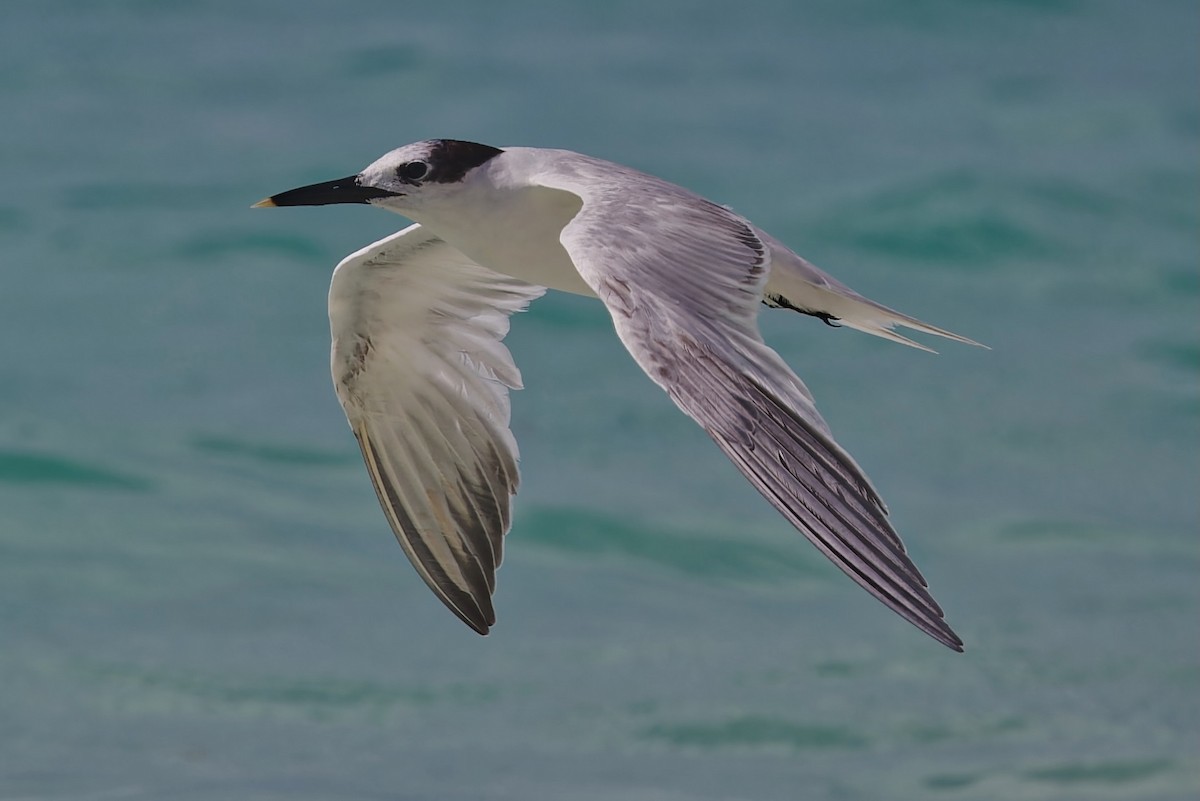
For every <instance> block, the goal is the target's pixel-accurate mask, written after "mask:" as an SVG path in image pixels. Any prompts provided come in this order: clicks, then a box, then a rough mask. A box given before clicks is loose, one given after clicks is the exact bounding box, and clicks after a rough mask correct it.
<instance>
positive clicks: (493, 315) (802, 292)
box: [255, 139, 979, 651]
mask: <svg viewBox="0 0 1200 801" xmlns="http://www.w3.org/2000/svg"><path fill="white" fill-rule="evenodd" d="M333 203H363V204H368V205H372V206H378V207H380V208H383V209H387V210H388V211H392V212H396V213H397V214H400V215H402V216H404V217H406V218H408V219H409V220H411V221H412V222H413V223H414V224H413V225H410V226H409V227H407V228H405V229H403V230H401V231H399V232H398V233H395V234H392V235H391V236H389V237H386V238H384V239H381V240H379V241H378V242H374V243H372V244H370V245H368V246H367V247H365V248H363V249H362V250H359V251H358V252H356V253H352V254H351V255H349V256H347V257H346V258H345V259H343V260H342V262H341V263H340V264H338V265H337V268H336V269H335V270H334V272H333V279H332V282H331V284H330V288H329V321H330V328H331V333H332V336H333V346H332V354H331V365H332V373H333V381H334V386H335V388H336V391H337V396H338V399H339V401H340V402H341V405H342V408H343V409H344V410H345V413H346V417H347V419H348V421H349V423H350V427H351V429H352V430H353V432H354V436H355V438H356V439H357V440H358V444H359V447H360V449H361V450H362V455H363V459H364V460H365V462H366V466H367V471H368V473H369V474H370V476H371V482H372V483H373V484H374V487H375V492H376V494H377V495H378V497H379V502H380V505H381V506H382V507H383V511H384V514H385V515H386V517H387V520H388V523H389V524H390V525H391V528H392V530H393V531H394V532H395V535H396V538H397V539H398V540H399V542H400V545H401V546H402V547H403V549H404V552H405V553H406V554H407V555H408V558H409V559H410V560H411V561H412V564H413V566H414V567H415V568H416V570H417V572H418V573H419V574H420V576H421V578H422V579H424V580H425V583H426V584H428V585H429V588H430V589H432V590H433V592H434V593H435V594H436V595H437V597H438V598H440V599H441V601H442V603H444V604H445V605H446V606H447V607H448V608H449V609H450V610H451V611H452V612H454V614H456V615H457V616H458V617H459V618H461V619H462V620H463V622H465V623H466V624H467V625H468V626H470V627H471V628H472V629H474V630H475V631H477V632H479V633H480V634H487V633H488V631H489V629H490V628H491V626H493V625H494V624H495V622H496V615H495V611H494V608H493V605H492V594H493V592H494V590H495V587H496V568H497V567H498V566H499V565H500V560H501V556H502V553H503V545H504V536H505V534H506V533H507V532H508V530H509V528H510V525H511V522H512V499H513V496H514V495H515V493H516V491H517V484H518V480H519V478H518V471H517V443H516V440H515V439H514V437H513V434H512V432H511V430H510V428H509V417H510V406H509V390H515V389H520V388H521V374H520V372H519V371H518V369H517V367H516V365H515V363H514V362H513V358H512V355H511V354H510V353H509V351H508V348H507V347H506V346H505V345H504V344H503V340H504V337H505V335H506V334H507V333H508V330H509V317H510V316H511V315H512V314H513V313H515V312H519V311H522V310H524V309H525V308H526V307H527V306H528V304H529V303H530V302H531V301H533V300H536V299H537V298H538V297H540V296H541V295H542V294H543V293H544V292H545V291H546V289H547V288H549V289H556V290H561V291H565V292H572V293H576V294H580V295H588V296H592V297H597V298H599V299H600V300H601V301H602V302H603V303H604V305H605V307H606V308H607V309H608V312H609V314H610V316H611V317H612V322H613V326H614V328H615V329H616V333H617V336H618V338H620V340H621V342H622V343H623V344H624V345H625V347H626V349H627V350H628V351H629V354H630V355H631V356H632V357H633V359H634V361H636V362H637V364H638V365H639V366H640V367H641V368H642V370H644V371H645V373H646V375H647V376H649V377H650V379H651V380H652V381H654V383H656V384H658V385H659V386H660V387H661V388H662V389H664V390H666V392H667V395H668V396H670V398H671V400H672V401H674V402H675V404H676V406H678V407H679V408H680V410H682V411H683V412H684V414H686V415H688V416H689V417H691V418H692V419H693V420H695V421H696V422H697V423H699V424H700V426H701V427H702V428H703V429H704V430H705V431H706V432H707V433H708V435H709V436H710V437H711V438H712V439H713V441H714V442H716V444H717V446H718V447H719V448H720V449H721V450H722V451H723V452H724V453H725V455H726V456H727V457H729V459H730V460H731V461H732V462H733V463H734V465H735V466H736V467H737V468H738V470H740V471H741V472H742V474H743V475H744V476H745V477H746V478H747V479H748V480H749V481H750V483H751V484H752V485H754V487H755V489H757V490H758V491H759V492H760V493H762V495H763V497H764V498H766V499H767V501H768V502H769V503H770V504H771V505H772V506H774V507H775V508H776V509H777V510H778V511H779V512H780V513H781V514H782V515H783V516H784V518H786V519H787V521H788V522H789V523H791V524H792V525H793V526H795V527H796V529H798V530H799V531H800V532H801V533H803V534H804V535H805V536H806V537H807V538H808V539H809V540H810V541H811V542H812V543H813V545H815V546H816V547H817V549H818V550H820V551H821V553H823V554H825V556H827V557H828V558H829V559H830V560H831V561H832V562H833V563H834V564H835V565H837V566H838V567H839V568H841V569H842V570H843V571H844V572H845V573H846V574H847V575H848V576H849V577H850V578H851V579H853V580H854V581H855V582H857V583H858V584H859V585H860V586H862V587H863V589H865V590H866V591H867V592H869V593H871V594H872V595H874V596H875V597H876V598H878V599H879V600H880V601H882V602H883V603H884V604H886V605H887V606H888V607H890V608H891V609H893V610H894V611H895V612H896V613H897V614H899V615H900V616H901V617H903V618H904V619H905V620H908V621H909V622H910V623H912V624H913V625H915V626H916V627H917V628H919V629H921V630H922V631H924V632H925V633H927V634H929V635H930V636H931V637H933V638H934V639H936V640H938V641H939V642H941V643H943V644H944V645H946V646H947V647H949V648H952V649H954V650H956V651H962V650H963V644H962V640H961V639H959V637H958V635H957V634H955V633H954V631H953V630H952V629H951V628H950V626H949V625H948V624H947V623H946V621H945V618H944V614H943V612H942V609H941V607H940V606H938V604H937V602H936V601H935V600H934V599H933V597H932V596H931V595H930V593H929V591H928V589H927V587H928V585H927V583H926V581H925V579H924V578H923V577H922V575H921V573H920V571H918V570H917V567H916V566H915V565H914V564H913V562H912V560H911V559H910V558H909V556H908V554H907V552H906V549H905V547H904V544H903V543H902V542H901V540H900V537H899V535H898V534H897V533H896V530H895V529H894V528H893V527H892V524H891V523H890V521H889V520H888V516H887V507H886V506H885V505H884V502H883V500H882V499H881V498H880V496H879V494H878V493H877V492H876V491H875V489H874V487H872V485H871V483H870V481H869V480H868V479H867V477H866V475H865V474H864V473H863V471H862V469H861V468H859V466H858V465H857V464H856V463H855V461H854V459H853V458H851V456H850V455H849V454H848V453H847V452H846V451H845V450H843V449H842V447H841V446H839V445H838V444H837V442H836V441H835V440H834V438H833V435H832V433H831V432H830V430H829V426H828V425H827V424H826V423H825V421H824V419H822V417H821V415H820V413H819V412H818V411H817V407H816V405H815V404H814V401H813V396H812V394H811V393H810V392H809V390H808V388H807V387H806V386H805V385H804V383H803V382H802V381H801V380H800V378H799V377H797V376H796V374H795V373H794V372H792V370H791V369H790V368H789V367H788V366H787V364H786V363H785V362H784V361H783V359H781V358H780V357H779V355H778V354H777V353H776V352H775V351H774V350H772V349H771V348H769V347H767V345H766V344H765V343H764V342H763V339H762V336H761V335H760V333H759V330H758V322H757V317H758V311H759V309H760V308H761V307H762V306H763V305H766V306H768V307H773V308H784V309H791V310H794V311H797V312H801V313H803V314H808V315H812V316H814V317H817V318H819V319H821V320H824V321H825V322H826V323H829V324H831V325H841V326H846V327H849V328H855V329H858V330H860V331H865V332H867V333H869V334H874V335H876V336H880V337H884V338H886V339H890V340H892V341H895V342H901V343H904V344H906V345H912V346H914V347H918V348H921V349H923V350H929V348H927V347H925V346H923V345H920V344H918V343H916V342H914V341H912V340H910V339H908V338H906V337H904V336H902V335H900V334H898V333H896V331H895V330H893V329H894V328H896V327H905V328H909V329H912V330H915V331H919V332H921V333H924V334H933V335H936V336H940V337H945V338H948V339H952V340H955V341H958V342H963V343H966V344H971V345H978V344H979V343H977V342H974V341H973V340H970V339H967V338H966V337H962V336H959V335H958V334H954V333H951V332H949V331H946V330H944V329H941V328H937V327H935V326H932V325H929V324H927V323H923V322H921V321H920V320H917V319H915V318H913V317H909V316H907V315H905V314H901V313H900V312H897V311H894V310H892V309H889V308H887V307H886V306H883V305H880V304H878V303H876V302H874V301H872V300H869V299H867V298H866V297H863V296H862V295H860V294H858V293H857V292H855V291H854V290H852V289H850V288H849V287H847V286H846V285H845V284H842V283H841V282H839V281H837V280H836V279H834V278H833V277H831V276H829V275H827V274H826V273H824V272H823V271H821V270H819V269H818V268H817V267H815V266H813V265H812V264H810V263H809V262H808V261H805V260H804V259H803V258H801V257H800V256H798V255H797V254H795V253H793V252H792V251H791V250H789V249H788V248H787V247H786V246H784V245H783V244H782V243H781V242H779V241H778V240H777V239H775V238H773V237H771V236H770V235H768V234H767V233H766V232H764V231H762V230H761V229H759V228H758V227H756V226H755V225H754V224H752V223H750V222H749V221H748V220H746V219H745V218H743V217H742V216H740V215H739V214H737V213H735V212H734V211H732V210H730V209H729V208H727V207H725V206H722V205H719V204H717V203H713V202H711V201H709V200H706V199H704V198H703V197H700V196H699V195H697V194H694V193H693V192H690V191H689V190H687V189H684V188H682V187H680V186H676V185H675V184H672V183H669V182H667V181H664V180H662V179H660V178H656V177H654V176H652V175H648V174H646V173H643V172H640V171H638V170H634V169H631V168H629V167H625V166H621V165H619V164H615V163H612V162H608V161H604V160H601V159H597V158H593V157H590V156H585V155H582V154H579V153H573V152H570V151H567V150H551V149H543V148H528V147H506V148H497V147H491V146H489V145H482V144H477V143H474V142H464V141H460V140H454V139H431V140H426V141H421V142H416V143H413V144H410V145H405V146H404V147H401V148H398V149H396V150H392V151H391V152H389V153H387V154H385V155H384V156H382V157H381V158H379V159H378V160H377V161H375V162H374V163H372V164H370V165H369V166H367V167H366V169H364V170H363V171H362V172H360V173H358V174H357V175H351V176H348V177H346V178H341V179H338V180H334V181H327V182H324V183H318V184H312V185H310V186H303V187H300V188H298V189H292V190H290V191H287V192H282V193H280V194H277V195H272V196H271V197H269V198H266V199H265V200H262V201H259V202H258V203H256V204H255V207H256V208H257V207H264V206H320V205H327V204H333Z"/></svg>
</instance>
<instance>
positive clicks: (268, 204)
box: [250, 197, 275, 209]
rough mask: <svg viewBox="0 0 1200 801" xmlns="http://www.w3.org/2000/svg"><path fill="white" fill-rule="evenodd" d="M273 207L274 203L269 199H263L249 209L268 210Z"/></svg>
mask: <svg viewBox="0 0 1200 801" xmlns="http://www.w3.org/2000/svg"><path fill="white" fill-rule="evenodd" d="M274 206H275V201H274V200H271V198H269V197H265V198H263V199H262V200H260V201H258V202H257V203H255V204H254V205H253V206H251V207H250V208H252V209H269V208H274Z"/></svg>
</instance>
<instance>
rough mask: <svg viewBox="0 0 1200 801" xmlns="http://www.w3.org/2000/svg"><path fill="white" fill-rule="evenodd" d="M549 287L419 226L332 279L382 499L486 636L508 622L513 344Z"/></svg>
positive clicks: (355, 399)
mask: <svg viewBox="0 0 1200 801" xmlns="http://www.w3.org/2000/svg"><path fill="white" fill-rule="evenodd" d="M544 291H545V290H544V289H543V288H542V287H536V286H532V285H530V284H526V283H523V282H521V281H517V280H515V279H512V278H508V277H506V276H503V275H499V274H497V273H494V272H492V271H490V270H487V269H485V268H483V267H480V266H479V265H478V264H476V263H474V262H473V261H471V260H470V259H468V258H467V257H466V256H464V255H462V254H461V253H460V252H458V251H457V250H455V249H454V248H452V247H450V246H449V245H447V244H446V243H445V242H443V241H442V240H441V239H438V238H437V237H436V236H434V235H433V234H431V233H429V231H428V230H426V229H424V228H422V227H421V226H419V225H413V226H410V227H408V228H405V229H404V230H403V231H400V232H399V233H397V234H393V235H392V236H389V237H387V238H386V239H382V240H380V241H379V242H375V243H374V244H372V245H368V246H367V247H365V248H363V249H362V250H360V251H358V252H357V253H354V254H352V255H350V256H348V257H346V259H344V260H343V261H342V262H341V264H339V265H338V267H337V269H336V270H335V271H334V275H333V281H332V284H331V285H330V288H329V321H330V328H331V330H332V334H333V349H332V355H331V362H332V365H331V366H332V370H333V382H334V386H335V388H336V389H337V395H338V399H339V400H340V401H341V403H342V408H343V409H344V410H345V412H346V417H347V419H348V420H349V422H350V427H351V428H352V429H353V430H354V436H355V437H356V438H357V439H358V444H359V446H360V448H361V449H362V454H363V458H364V459H365V460H366V463H367V472H369V473H370V475H371V482H372V483H373V484H374V485H375V492H376V493H377V494H378V496H379V502H380V504H381V505H382V506H383V511H384V513H385V514H386V515H387V519H388V522H389V523H390V524H391V526H392V530H393V531H394V532H395V533H396V539H398V540H399V541H400V545H401V546H402V547H403V548H404V552H405V553H406V554H408V558H409V559H410V560H412V563H413V566H414V567H416V569H417V572H418V573H419V574H420V575H421V578H423V579H424V580H425V583H426V584H428V585H429V587H430V589H432V590H433V591H434V592H435V593H436V594H437V596H438V597H439V598H441V599H442V602H443V603H445V604H446V606H448V607H449V608H450V610H451V611H453V612H454V613H455V614H456V615H458V616H459V617H460V618H462V620H463V621H464V622H465V623H466V624H467V625H468V626H470V627H471V628H473V629H475V630H476V631H478V632H479V633H480V634H486V633H487V631H488V628H489V626H491V625H492V624H494V623H495V622H496V616H495V612H494V611H493V609H492V601H491V595H492V592H493V590H494V589H495V574H496V568H497V567H498V566H499V564H500V559H501V555H502V548H503V538H504V535H505V533H506V532H507V531H508V528H509V525H510V505H511V499H512V496H513V494H514V493H515V492H516V491H517V482H518V474H517V443H516V441H515V440H514V439H513V436H512V432H511V431H509V428H508V425H509V398H508V391H509V389H518V388H520V386H521V374H520V372H519V371H518V370H517V367H516V365H515V364H514V363H513V360H512V355H511V354H510V353H509V352H508V349H507V348H506V347H505V346H504V344H503V343H502V340H503V339H504V336H505V334H507V333H508V325H509V319H508V318H509V315H511V314H512V313H514V312H517V311H521V310H522V309H524V308H525V307H526V306H527V305H528V304H529V302H530V301H532V300H534V299H536V298H537V297H539V296H540V295H541V294H542V293H543V292H544Z"/></svg>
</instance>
